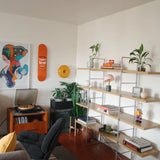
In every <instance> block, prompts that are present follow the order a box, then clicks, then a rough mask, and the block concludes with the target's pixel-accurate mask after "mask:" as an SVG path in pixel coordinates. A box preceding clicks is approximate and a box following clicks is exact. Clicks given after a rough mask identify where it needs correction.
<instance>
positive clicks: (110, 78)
mask: <svg viewBox="0 0 160 160" xmlns="http://www.w3.org/2000/svg"><path fill="white" fill-rule="evenodd" d="M113 80H114V77H113V75H112V74H107V75H106V76H105V77H104V82H110V81H113Z"/></svg>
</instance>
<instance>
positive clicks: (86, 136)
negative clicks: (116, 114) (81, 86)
mask: <svg viewBox="0 0 160 160" xmlns="http://www.w3.org/2000/svg"><path fill="white" fill-rule="evenodd" d="M90 79H91V68H89V86H88V93H87V94H88V99H87V107H88V109H87V124H86V144H87V139H88V114H89V108H90V105H89V101H90V87H91V81H90Z"/></svg>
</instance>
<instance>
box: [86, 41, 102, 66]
mask: <svg viewBox="0 0 160 160" xmlns="http://www.w3.org/2000/svg"><path fill="white" fill-rule="evenodd" d="M99 47H100V45H99V43H97V44H96V45H92V46H90V47H89V48H90V49H91V50H92V54H91V55H90V56H89V63H88V67H89V68H93V67H94V59H95V57H96V55H97V52H98V51H99Z"/></svg>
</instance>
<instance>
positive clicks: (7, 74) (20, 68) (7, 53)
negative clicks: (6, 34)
mask: <svg viewBox="0 0 160 160" xmlns="http://www.w3.org/2000/svg"><path fill="white" fill-rule="evenodd" d="M29 63H30V46H29V44H21V43H14V42H11V43H10V42H0V89H7V88H13V89H21V88H29V71H30V67H29V66H30V64H29Z"/></svg>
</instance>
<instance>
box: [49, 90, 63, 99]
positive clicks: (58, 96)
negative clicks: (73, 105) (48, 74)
mask: <svg viewBox="0 0 160 160" xmlns="http://www.w3.org/2000/svg"><path fill="white" fill-rule="evenodd" d="M52 96H53V98H55V99H62V98H63V97H64V91H63V89H61V88H55V89H54V90H53V91H52Z"/></svg>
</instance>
